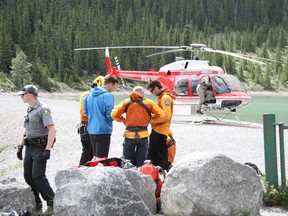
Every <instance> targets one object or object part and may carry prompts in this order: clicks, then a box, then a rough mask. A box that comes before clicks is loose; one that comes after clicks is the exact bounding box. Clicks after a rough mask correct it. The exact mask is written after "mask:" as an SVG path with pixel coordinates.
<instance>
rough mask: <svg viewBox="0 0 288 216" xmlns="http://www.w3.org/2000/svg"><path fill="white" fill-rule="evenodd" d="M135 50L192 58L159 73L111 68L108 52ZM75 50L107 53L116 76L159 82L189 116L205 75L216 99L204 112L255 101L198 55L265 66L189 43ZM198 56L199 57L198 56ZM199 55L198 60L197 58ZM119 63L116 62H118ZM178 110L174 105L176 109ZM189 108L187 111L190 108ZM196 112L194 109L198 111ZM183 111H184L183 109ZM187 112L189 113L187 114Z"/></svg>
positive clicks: (179, 60) (232, 108)
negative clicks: (219, 55) (145, 49)
mask: <svg viewBox="0 0 288 216" xmlns="http://www.w3.org/2000/svg"><path fill="white" fill-rule="evenodd" d="M127 48H129V49H132V48H149V49H155V48H157V49H168V50H164V51H161V52H158V53H154V54H151V55H148V56H147V57H153V56H157V55H162V54H166V53H175V52H180V51H189V52H191V59H184V58H183V57H176V60H175V62H172V63H169V64H166V65H164V66H162V67H161V68H160V69H159V71H156V70H155V69H153V68H151V69H150V70H149V71H129V70H122V69H120V65H119V64H118V65H117V66H112V64H111V58H110V54H109V49H127ZM74 50H75V51H85V50H86V51H87V50H105V56H106V67H107V73H108V74H113V75H115V76H116V77H119V78H123V79H129V80H137V81H141V82H149V81H150V80H153V79H158V80H159V81H160V82H161V84H162V85H163V87H165V88H168V89H169V90H170V92H172V93H173V94H174V95H175V97H176V99H175V103H174V104H175V105H176V106H180V107H186V110H188V113H187V114H192V112H193V111H192V110H193V109H191V108H193V107H194V108H195V109H196V106H198V104H199V101H200V97H199V95H198V94H197V91H196V88H197V85H198V84H199V83H200V80H201V78H202V77H203V76H209V79H210V82H211V84H212V86H211V91H213V94H214V98H215V99H214V100H211V101H209V102H207V103H205V107H204V110H206V111H208V110H228V111H229V112H233V113H234V112H235V111H236V109H238V108H243V107H245V106H247V105H248V104H249V103H250V102H251V100H252V98H251V95H250V94H249V93H248V92H247V91H246V89H245V88H244V86H243V85H242V83H241V82H240V80H239V79H238V78H237V77H235V76H233V75H229V74H227V73H226V72H225V71H224V70H223V69H222V68H221V67H219V66H210V65H209V61H207V60H200V59H199V58H198V57H197V56H198V54H199V53H200V52H210V53H218V54H224V55H229V56H233V57H236V58H241V59H245V60H248V61H252V62H255V63H257V64H261V65H264V64H265V63H264V62H261V61H258V60H256V59H253V58H251V57H249V56H247V55H242V54H237V53H233V52H227V51H224V50H215V49H212V48H209V47H207V46H206V45H204V44H190V45H189V46H117V47H94V48H77V49H74ZM195 53H196V54H197V55H195ZM195 56H196V57H195ZM116 63H117V60H116ZM174 107H175V106H174ZM187 108H188V109H187ZM195 109H194V110H195ZM182 112H183V110H182ZM186 112H187V111H186Z"/></svg>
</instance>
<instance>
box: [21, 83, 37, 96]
mask: <svg viewBox="0 0 288 216" xmlns="http://www.w3.org/2000/svg"><path fill="white" fill-rule="evenodd" d="M29 93H31V94H37V93H38V88H37V87H36V86H34V85H25V86H24V87H23V88H22V89H21V91H19V92H17V94H18V95H24V94H29Z"/></svg>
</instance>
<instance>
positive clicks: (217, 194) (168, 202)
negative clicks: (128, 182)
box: [161, 153, 263, 216]
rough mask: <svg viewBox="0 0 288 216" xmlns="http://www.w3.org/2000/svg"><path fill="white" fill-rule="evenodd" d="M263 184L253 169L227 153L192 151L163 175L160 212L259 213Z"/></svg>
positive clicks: (195, 215)
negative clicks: (163, 182)
mask: <svg viewBox="0 0 288 216" xmlns="http://www.w3.org/2000/svg"><path fill="white" fill-rule="evenodd" d="M262 197H263V185H262V183H261V179H260V177H259V176H258V175H257V174H256V172H255V171H254V170H253V169H251V168H250V167H248V166H246V165H242V164H240V163H238V162H235V161H233V160H232V159H230V158H228V157H227V156H224V155H221V154H214V153H200V154H199V153H198V154H196V153H194V154H193V153H192V154H188V155H186V156H185V157H184V158H183V159H182V160H181V161H179V162H178V163H176V164H175V165H174V167H173V168H172V169H171V171H170V172H169V174H168V175H167V178H166V181H165V184H164V185H163V189H162V193H161V198H162V203H163V213H164V215H193V216H198V215H199V216H200V215H203V216H204V215H209V216H212V215H221V216H224V215H227V216H228V215H229V216H233V215H235V216H236V215H251V216H252V215H259V214H260V206H261V202H262Z"/></svg>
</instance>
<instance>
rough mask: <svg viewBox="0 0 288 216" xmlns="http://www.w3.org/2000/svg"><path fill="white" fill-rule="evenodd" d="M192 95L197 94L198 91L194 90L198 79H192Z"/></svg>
mask: <svg viewBox="0 0 288 216" xmlns="http://www.w3.org/2000/svg"><path fill="white" fill-rule="evenodd" d="M191 83H192V95H193V96H198V93H197V91H196V88H197V85H198V79H193V80H192V82H191Z"/></svg>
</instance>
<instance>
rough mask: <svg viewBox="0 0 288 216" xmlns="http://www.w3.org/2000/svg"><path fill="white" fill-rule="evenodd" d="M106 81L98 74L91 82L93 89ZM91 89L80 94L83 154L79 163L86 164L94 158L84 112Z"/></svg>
mask: <svg viewBox="0 0 288 216" xmlns="http://www.w3.org/2000/svg"><path fill="white" fill-rule="evenodd" d="M103 83H104V76H98V77H96V79H95V80H94V81H93V83H92V84H91V88H92V89H93V88H94V87H95V86H102V85H103ZM90 92H91V90H88V91H85V92H84V93H82V94H81V95H80V101H79V105H80V121H81V122H80V124H79V128H78V133H79V134H80V140H81V144H82V154H81V158H80V162H79V165H85V164H86V163H87V162H88V161H91V159H92V158H93V149H92V144H91V139H90V136H89V133H88V117H87V116H86V115H85V114H84V98H85V97H86V96H87V95H88V94H90Z"/></svg>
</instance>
